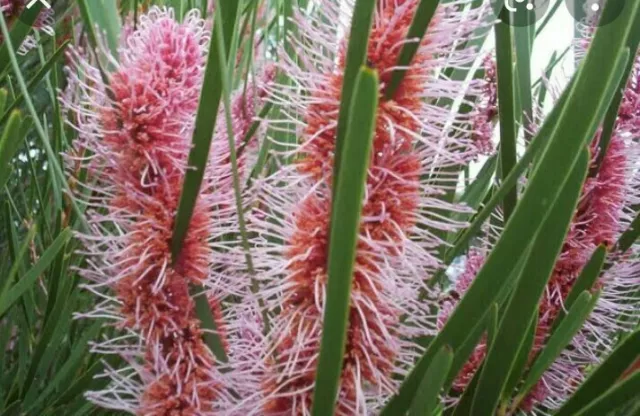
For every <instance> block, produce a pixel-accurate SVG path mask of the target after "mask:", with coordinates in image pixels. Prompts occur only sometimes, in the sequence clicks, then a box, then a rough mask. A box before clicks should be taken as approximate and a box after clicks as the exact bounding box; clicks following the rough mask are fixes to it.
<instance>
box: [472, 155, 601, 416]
mask: <svg viewBox="0 0 640 416" xmlns="http://www.w3.org/2000/svg"><path fill="white" fill-rule="evenodd" d="M588 164H589V154H588V151H587V150H586V149H583V151H582V152H581V155H580V159H579V161H578V163H577V164H576V166H575V168H574V170H573V172H572V174H571V176H570V177H569V180H568V181H567V183H566V185H565V186H564V188H563V190H562V193H561V194H560V196H559V197H558V199H557V201H556V203H555V204H554V207H553V209H552V210H551V212H550V214H549V216H548V218H547V219H546V221H545V222H544V224H543V225H542V227H541V228H540V230H539V231H538V233H537V237H536V240H535V242H534V245H533V247H532V250H531V253H530V254H529V258H528V260H527V264H526V265H525V267H524V270H523V271H522V276H521V277H520V279H519V280H518V285H517V286H516V288H515V292H514V294H513V296H512V297H511V300H510V301H509V304H508V305H507V308H506V311H505V312H504V317H503V318H502V321H501V322H500V329H499V330H498V335H497V339H496V343H495V345H494V347H492V348H490V349H489V352H488V354H487V358H486V359H485V362H484V368H483V370H482V374H481V376H480V381H479V384H478V389H477V390H476V395H475V398H474V400H473V407H472V410H473V413H474V414H479V415H484V414H487V415H488V414H493V413H494V411H495V409H496V408H497V407H498V403H499V402H500V399H501V398H502V395H503V393H505V387H506V385H507V381H508V380H509V376H510V374H511V372H512V371H513V369H514V368H513V367H514V363H515V362H516V360H517V357H518V353H519V351H520V349H521V347H522V345H523V344H524V340H525V339H526V334H527V329H528V328H529V326H530V322H531V320H532V319H533V315H534V314H535V313H537V310H538V302H539V300H540V297H541V296H542V294H543V292H544V288H545V287H546V284H547V281H548V280H549V277H550V276H551V272H552V270H553V267H554V265H555V262H556V258H557V257H558V254H559V253H560V250H561V249H562V246H563V243H564V238H565V236H566V234H567V232H568V230H569V224H570V223H571V219H572V218H573V213H574V210H575V208H576V206H577V205H578V199H579V197H580V191H581V190H582V184H583V183H584V180H585V178H586V176H587V168H588ZM525 353H526V354H527V355H528V352H525Z"/></svg>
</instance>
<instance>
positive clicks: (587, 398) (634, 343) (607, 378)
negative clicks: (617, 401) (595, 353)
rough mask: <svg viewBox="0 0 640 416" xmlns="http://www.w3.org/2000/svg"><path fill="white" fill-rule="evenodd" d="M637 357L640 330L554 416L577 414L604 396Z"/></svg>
mask: <svg viewBox="0 0 640 416" xmlns="http://www.w3.org/2000/svg"><path fill="white" fill-rule="evenodd" d="M638 357H640V330H638V331H636V332H634V333H633V334H631V335H630V336H629V337H628V338H627V339H625V340H624V341H623V342H622V344H620V346H618V348H616V349H615V350H614V351H613V352H612V353H611V355H609V357H607V359H606V360H605V361H604V362H603V363H602V364H600V366H598V368H596V369H595V370H594V371H593V372H592V373H591V375H590V376H589V378H588V379H587V380H586V381H585V382H584V383H583V384H582V386H580V388H579V389H578V391H576V392H575V393H574V394H573V396H571V397H570V398H569V400H567V402H566V403H565V404H564V406H562V407H561V408H560V410H558V412H557V413H556V416H571V415H575V414H576V413H577V412H579V411H580V409H584V408H585V407H586V406H588V405H589V403H591V401H592V400H593V399H595V398H596V397H599V396H601V395H602V394H604V393H605V392H606V391H607V390H608V389H609V387H610V386H612V385H613V384H614V383H615V382H616V381H617V380H618V379H619V378H620V376H622V374H623V373H624V372H625V371H626V370H627V369H628V368H629V366H630V365H631V364H632V363H633V362H635V361H636V359H637V358H638ZM638 374H640V373H638ZM636 392H637V391H636Z"/></svg>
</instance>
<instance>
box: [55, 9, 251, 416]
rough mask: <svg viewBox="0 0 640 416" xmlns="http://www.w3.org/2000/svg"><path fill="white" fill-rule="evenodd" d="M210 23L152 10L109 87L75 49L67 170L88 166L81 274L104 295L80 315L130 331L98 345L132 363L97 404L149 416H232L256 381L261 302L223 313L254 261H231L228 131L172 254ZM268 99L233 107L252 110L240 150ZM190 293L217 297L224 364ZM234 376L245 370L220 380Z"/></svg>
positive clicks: (125, 44)
mask: <svg viewBox="0 0 640 416" xmlns="http://www.w3.org/2000/svg"><path fill="white" fill-rule="evenodd" d="M204 27H205V23H204V21H203V20H202V19H201V18H200V17H199V15H198V13H196V12H191V13H189V14H187V16H185V18H184V20H183V22H182V23H178V22H176V21H175V19H174V16H173V11H172V10H168V9H160V8H157V7H153V8H151V9H150V11H149V12H148V13H147V14H146V15H143V16H140V19H139V22H138V26H137V30H135V31H134V32H133V33H129V34H127V35H126V40H124V41H122V42H121V47H120V49H119V59H118V60H116V59H114V58H113V57H107V58H108V59H110V61H111V63H112V64H113V66H114V68H115V69H114V70H113V72H112V73H110V74H108V78H109V86H108V87H107V86H106V85H104V83H103V81H102V77H101V75H100V73H99V71H98V70H97V68H96V67H95V66H93V65H92V64H91V62H90V61H89V60H88V59H87V58H85V57H84V56H83V54H82V53H81V51H74V52H72V53H71V58H72V60H73V62H74V63H75V67H74V68H73V69H72V70H70V71H69V79H70V86H69V88H68V89H67V91H66V92H65V93H64V94H63V95H62V97H61V100H62V102H63V104H64V106H65V108H66V110H67V112H68V113H69V116H70V119H71V120H73V121H72V122H70V124H71V125H72V127H74V128H75V129H76V130H77V131H78V135H79V137H78V138H77V139H76V140H75V141H74V150H73V152H71V153H70V154H69V155H67V162H68V166H69V169H70V170H71V171H72V172H74V173H79V172H81V170H82V169H86V170H87V179H86V180H85V181H79V182H78V183H77V184H76V189H75V194H76V195H75V196H76V197H77V198H81V199H84V201H82V202H84V203H86V204H87V205H88V207H89V210H88V215H89V222H90V225H91V228H92V233H91V234H88V235H81V236H80V238H81V240H82V241H83V242H84V244H85V249H84V251H83V253H84V254H86V255H87V262H86V265H85V266H83V268H82V269H81V270H80V273H81V274H82V275H83V276H84V277H85V278H86V279H87V280H88V281H89V283H88V284H87V285H86V288H87V289H88V290H89V291H91V292H93V293H95V294H96V295H97V296H98V297H99V298H100V299H101V301H100V302H98V303H97V305H96V307H95V308H94V310H93V311H91V312H88V313H85V314H83V315H82V316H85V317H101V318H108V319H111V320H113V321H114V323H115V324H116V326H117V327H118V328H120V329H121V335H119V336H117V337H116V338H113V339H105V340H102V341H101V342H100V343H97V344H95V345H94V346H93V350H94V351H95V352H98V353H103V354H116V355H120V356H121V357H123V358H124V359H125V361H126V362H127V363H128V364H129V367H127V368H124V369H113V368H110V367H107V371H106V373H105V376H108V377H110V378H111V379H112V383H111V384H110V385H109V386H108V387H107V388H106V389H105V390H102V391H95V392H89V393H88V394H87V397H88V398H89V399H90V400H91V401H93V402H94V403H96V404H98V405H101V406H104V407H107V408H113V409H122V410H125V411H128V412H131V413H135V414H141V415H145V416H147V415H150V416H153V415H157V416H160V415H169V414H176V415H177V414H180V415H194V416H195V415H212V414H219V413H220V412H222V413H224V412H225V411H226V409H229V408H230V407H231V406H232V405H233V403H234V400H236V397H235V396H234V394H236V393H238V394H243V392H245V391H246V385H250V384H251V383H248V382H247V378H251V377H252V375H251V372H250V371H248V370H247V369H246V368H245V367H246V363H245V360H246V359H245V358H244V357H246V356H247V355H248V352H247V351H245V350H243V349H242V348H239V347H238V345H242V343H241V340H242V337H244V336H246V333H247V331H248V329H247V325H249V322H250V321H249V320H248V318H247V316H249V317H251V316H253V315H252V313H251V307H249V306H243V307H242V308H239V307H235V306H233V305H225V299H226V298H227V297H228V296H229V295H235V296H239V297H245V295H246V293H247V292H248V287H249V281H248V279H247V278H246V277H245V275H244V268H245V265H244V264H243V263H242V261H241V260H240V259H239V258H238V257H237V256H236V255H235V253H234V248H233V247H234V246H235V243H236V242H235V241H229V238H228V236H229V235H232V234H233V233H234V232H235V231H236V230H237V218H236V215H235V201H234V199H233V192H232V186H231V174H230V166H229V146H228V140H227V137H226V130H225V131H222V130H220V131H217V132H216V135H215V137H214V145H213V146H212V147H213V149H212V152H211V155H210V159H209V162H208V164H207V169H206V171H205V177H204V181H203V185H202V188H201V193H200V195H199V198H198V201H197V204H196V207H195V209H194V213H193V217H192V219H191V223H190V224H189V229H188V232H187V236H186V238H185V241H184V244H183V246H182V250H181V252H180V255H179V256H178V257H177V259H175V261H174V260H173V259H172V257H171V250H170V243H171V238H172V235H173V224H174V218H175V215H176V211H177V206H178V202H179V198H180V193H181V189H182V183H183V181H184V176H185V172H186V170H187V169H188V168H189V167H188V166H187V158H188V154H189V151H190V149H191V139H192V136H193V130H194V122H195V120H194V119H195V113H196V110H197V106H198V101H199V97H200V89H201V87H202V80H203V73H204V65H205V55H206V52H207V46H208V43H209V33H208V32H207V31H206V30H205V28H204ZM107 88H109V89H110V92H109V94H107ZM257 90H258V89H257V88H256V87H252V88H248V90H247V91H248V93H247V96H246V97H244V99H246V100H248V99H249V98H251V103H252V104H251V105H250V104H249V103H248V101H247V102H245V103H243V104H238V102H240V101H239V99H237V98H236V99H234V108H236V110H235V111H236V112H238V111H240V110H242V111H241V112H240V114H238V115H237V117H235V118H234V132H235V133H236V134H237V135H238V136H237V138H236V142H239V141H240V140H241V139H242V138H244V134H243V132H246V130H247V126H248V125H249V124H250V123H249V120H252V119H253V118H254V115H255V114H254V112H255V108H254V107H253V105H254V104H253V103H260V102H261V98H260V96H259V93H258V92H257ZM249 95H252V96H251V97H249ZM253 95H255V97H254V96H253ZM250 146H251V144H250ZM246 153H247V154H251V153H252V152H251V151H249V152H246ZM240 166H241V167H242V166H245V162H244V157H243V158H241V159H240ZM241 171H242V168H241ZM223 237H224V238H223ZM192 285H193V286H195V287H202V286H204V288H205V289H206V294H207V297H208V298H209V304H210V307H211V310H212V313H213V315H214V320H215V321H216V326H217V329H218V331H217V332H218V335H219V336H220V338H221V340H222V343H223V346H224V349H225V352H226V353H227V355H228V356H229V363H227V364H223V363H219V362H217V361H216V359H215V357H214V356H213V354H212V352H211V351H210V350H209V349H208V347H207V345H206V344H205V343H204V341H203V332H204V330H203V329H202V328H201V327H200V321H199V319H198V318H197V316H196V314H195V309H194V301H193V299H192V297H191V294H190V292H189V288H190V286H192ZM245 303H246V304H251V302H250V301H249V300H246V302H245ZM254 326H255V323H251V327H254ZM238 343H240V344H238ZM236 362H239V363H240V364H238V366H236ZM223 365H224V367H223ZM243 366H244V367H243ZM231 369H236V370H237V371H223V370H231ZM232 392H233V393H232Z"/></svg>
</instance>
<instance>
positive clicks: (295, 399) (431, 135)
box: [251, 0, 482, 415]
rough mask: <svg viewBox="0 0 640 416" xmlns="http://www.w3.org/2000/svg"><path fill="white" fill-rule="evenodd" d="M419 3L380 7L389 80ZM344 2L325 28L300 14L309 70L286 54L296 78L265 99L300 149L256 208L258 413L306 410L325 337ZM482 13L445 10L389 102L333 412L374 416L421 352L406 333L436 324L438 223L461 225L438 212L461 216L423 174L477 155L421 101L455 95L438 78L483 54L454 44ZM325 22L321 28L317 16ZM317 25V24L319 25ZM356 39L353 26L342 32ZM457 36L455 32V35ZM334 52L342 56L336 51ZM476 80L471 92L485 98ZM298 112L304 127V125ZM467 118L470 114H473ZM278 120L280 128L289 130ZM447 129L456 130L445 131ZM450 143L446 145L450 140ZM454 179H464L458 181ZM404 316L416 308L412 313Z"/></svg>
mask: <svg viewBox="0 0 640 416" xmlns="http://www.w3.org/2000/svg"><path fill="white" fill-rule="evenodd" d="M417 4H418V2H417V1H415V0H408V1H398V0H379V1H377V3H376V11H375V14H374V16H375V17H374V22H373V29H372V32H371V36H370V42H369V46H368V53H367V60H368V64H369V65H370V66H371V67H375V68H376V70H377V71H378V73H379V75H380V80H381V91H380V96H381V97H383V96H384V94H383V93H384V91H383V90H384V88H385V84H386V83H388V82H389V80H390V77H391V75H392V72H393V70H394V69H396V65H397V60H398V56H399V53H400V51H401V49H402V46H403V45H404V44H405V43H406V42H407V40H406V36H407V31H408V28H409V25H410V24H411V20H412V18H413V15H414V13H415V11H416V7H417ZM343 12H344V11H341V10H340V9H339V8H337V7H336V6H331V5H326V6H325V5H323V10H322V13H323V14H324V16H322V17H317V18H318V19H320V20H318V22H315V21H312V20H310V18H309V17H308V16H306V15H302V14H300V15H297V16H296V22H297V24H298V25H299V28H298V33H299V34H300V37H299V38H298V39H295V40H294V44H295V45H297V47H298V48H297V51H296V56H297V57H298V59H300V61H301V62H302V65H301V66H302V67H304V69H302V68H301V67H300V66H298V65H297V64H296V63H294V62H293V61H292V60H291V59H289V57H287V56H284V57H283V62H284V63H283V65H282V69H283V71H284V73H285V74H286V75H288V76H289V77H290V78H291V79H292V80H293V85H294V86H293V87H292V86H290V85H277V86H275V87H274V88H271V89H270V91H269V92H270V94H269V97H268V100H270V101H271V102H273V103H275V104H278V105H283V112H284V114H285V117H286V120H285V121H286V122H287V124H289V125H296V124H299V128H298V129H296V130H295V131H287V133H289V134H291V135H296V136H300V137H301V140H300V141H301V143H300V144H295V145H292V144H291V142H287V143H283V142H280V141H277V143H276V148H277V149H279V153H278V152H276V153H275V154H274V156H275V157H276V158H278V157H291V156H293V157H294V159H295V163H293V164H292V165H289V166H284V167H281V168H280V169H279V170H278V172H276V173H275V174H273V175H271V176H270V177H267V178H266V179H264V180H262V181H260V182H259V183H258V184H257V186H258V189H259V193H257V194H258V197H257V200H256V202H255V204H254V205H255V206H256V209H255V210H254V212H253V213H252V215H251V224H252V227H253V231H254V232H255V233H256V235H257V236H258V238H256V239H255V240H254V242H256V243H257V245H258V247H257V248H256V252H257V253H256V255H255V262H256V267H258V268H259V269H260V270H262V271H263V272H262V273H260V277H261V279H264V282H265V285H266V288H265V290H263V291H261V294H262V295H263V296H264V300H265V303H266V304H267V306H268V307H269V308H270V309H271V310H272V311H273V312H274V315H275V316H274V318H273V320H272V331H271V333H270V334H269V337H268V338H269V341H270V343H271V344H270V345H269V346H268V347H267V351H268V353H267V354H266V355H265V357H264V360H263V366H264V369H263V372H264V376H263V380H262V383H261V387H262V391H261V393H260V395H261V397H259V404H260V407H257V408H256V407H255V406H254V407H253V408H252V411H253V412H255V413H257V414H270V415H271V414H273V415H276V414H309V413H310V411H311V406H312V403H311V399H312V393H313V387H314V378H315V371H316V365H317V358H318V353H319V343H320V337H321V333H322V316H323V312H324V307H325V306H324V305H325V298H326V284H327V253H328V231H329V222H330V218H331V194H332V190H331V182H332V174H333V164H334V163H333V162H334V160H333V158H334V148H335V140H336V126H337V119H338V113H339V107H340V97H341V88H342V82H343V76H344V65H345V56H346V45H347V40H346V39H342V40H338V41H335V40H330V39H334V38H333V37H332V35H331V33H328V31H329V30H330V29H331V28H329V27H327V24H326V22H343V21H348V20H349V19H348V17H345V16H344V15H342V14H341V13H343ZM481 13H482V10H472V12H471V13H468V14H465V15H461V14H459V13H457V12H456V11H455V10H454V9H453V8H450V7H441V8H440V9H439V10H438V12H437V14H436V16H435V18H434V20H433V23H432V24H431V27H430V28H429V31H428V33H427V35H426V36H425V39H424V40H423V41H422V42H421V43H420V47H419V48H418V52H417V54H416V57H415V59H414V61H413V62H412V64H411V65H410V66H409V68H407V73H406V76H405V78H404V80H403V82H402V83H401V84H400V86H399V88H398V89H397V90H396V92H395V93H394V95H393V97H392V98H391V99H390V100H387V99H384V98H383V99H381V101H380V105H379V108H378V117H377V122H376V128H375V135H374V142H373V151H372V155H371V162H370V168H369V172H368V176H367V183H366V194H365V200H364V205H363V212H362V220H361V224H360V238H359V241H358V245H357V253H356V265H355V272H354V276H353V286H352V291H351V310H350V312H349V325H348V333H347V344H346V353H345V356H344V362H343V367H342V374H341V386H340V390H339V397H338V404H337V409H336V412H337V414H341V415H353V414H365V413H368V412H371V411H374V409H376V408H378V407H379V406H380V405H381V404H382V402H383V401H384V400H385V399H386V398H387V397H389V396H390V395H391V394H392V393H394V391H395V389H396V387H397V381H396V379H395V376H396V375H397V374H404V373H406V372H407V371H408V368H409V366H410V365H411V363H413V362H414V360H415V359H416V358H417V356H418V354H419V352H420V347H418V346H416V345H415V344H414V343H413V342H412V341H410V339H412V338H413V337H415V336H419V335H424V334H425V333H428V332H430V331H433V330H434V329H435V328H434V326H433V324H430V323H429V317H430V316H429V315H430V314H429V312H428V311H427V309H428V308H426V307H425V303H428V302H427V301H424V300H419V299H418V298H419V294H420V293H422V294H424V295H425V296H428V294H429V290H428V289H427V287H426V285H425V284H424V281H425V280H427V279H428V278H429V277H430V274H431V273H432V272H433V271H434V270H435V269H436V268H437V267H439V265H440V264H439V260H438V258H437V255H436V251H437V249H438V247H440V246H441V244H443V241H442V240H441V239H440V238H439V237H438V236H437V235H436V232H435V231H434V230H444V231H450V230H455V229H457V228H458V227H460V226H462V224H459V223H456V222H453V221H450V220H446V219H443V218H441V217H439V216H438V215H435V214H433V211H435V210H444V211H446V210H457V211H465V208H464V207H459V206H455V205H452V204H447V203H445V202H442V200H441V199H439V196H440V195H442V194H443V193H444V192H446V190H447V189H448V188H447V187H446V186H445V187H441V186H435V185H434V184H433V183H431V182H428V181H426V180H424V179H423V178H424V176H426V175H424V174H425V173H426V172H428V171H430V170H431V169H439V168H444V167H446V166H454V165H457V164H459V163H463V162H464V161H466V160H471V159H472V158H473V157H474V156H475V154H476V150H475V149H474V148H473V146H472V142H471V140H469V139H466V138H464V137H462V136H463V134H462V132H457V131H447V129H448V127H449V126H450V125H451V124H452V123H453V122H454V121H455V120H454V118H455V117H453V116H452V115H451V114H450V113H449V111H448V110H446V109H443V108H442V107H438V106H436V105H433V104H429V103H428V102H427V100H425V98H433V99H437V98H453V97H457V96H459V95H460V94H463V93H464V92H465V91H464V88H463V86H462V85H461V84H459V83H457V82H453V81H450V80H447V79H444V78H440V77H438V75H437V73H438V71H437V70H438V69H439V68H441V67H442V66H445V65H447V64H454V65H461V66H464V65H469V64H471V62H472V61H473V58H474V55H473V54H471V53H470V52H469V51H468V50H465V49H458V50H456V51H455V52H454V53H453V54H450V53H449V52H450V51H451V49H452V48H451V45H452V44H451V42H452V39H453V38H456V37H457V38H460V37H469V36H470V34H471V33H472V32H473V30H474V29H475V28H476V27H477V26H478V24H479V21H480V15H481ZM321 22H322V23H321ZM316 23H317V24H316ZM335 29H336V32H342V31H344V33H348V30H347V29H348V28H340V29H338V28H335ZM452 33H453V34H455V35H452ZM331 54H336V55H337V59H333V58H331V57H328V56H327V55H331ZM479 91H480V88H479V84H476V83H474V84H472V86H471V89H470V90H469V91H468V93H469V94H470V95H473V94H476V93H479ZM298 120H300V121H301V122H300V121H298ZM467 121H469V120H467ZM282 126H283V123H282V121H277V120H274V121H273V123H272V130H273V131H278V130H281V129H282ZM445 132H446V133H445ZM443 137H446V139H443ZM451 182H452V183H453V184H452V185H451V186H455V181H453V180H452V181H451ZM280 241H283V242H284V245H282V244H280V243H279V242H280ZM403 316H408V317H409V318H407V319H406V320H403V319H402V317H403Z"/></svg>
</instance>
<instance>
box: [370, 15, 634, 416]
mask: <svg viewBox="0 0 640 416" xmlns="http://www.w3.org/2000/svg"><path fill="white" fill-rule="evenodd" d="M626 4H627V8H628V10H627V13H623V15H622V16H620V17H619V18H618V19H617V20H614V22H612V23H611V24H609V25H607V26H603V27H601V28H600V29H599V30H598V33H597V34H596V36H595V38H594V40H593V44H592V47H591V49H590V50H589V54H588V55H587V58H586V59H585V62H584V64H583V67H582V68H581V70H580V71H579V72H578V74H577V75H576V78H575V81H574V82H572V87H571V90H570V91H569V93H568V98H567V103H566V105H564V106H563V108H562V111H561V113H560V114H559V116H558V121H557V123H554V125H552V126H550V127H549V129H550V131H551V134H550V139H549V143H548V144H547V146H546V149H545V151H544V153H543V154H542V157H541V158H540V161H539V162H538V165H537V166H536V169H535V171H534V173H533V175H532V178H531V180H530V182H529V183H528V185H527V188H526V189H525V191H524V193H523V195H522V198H521V200H520V203H519V204H518V205H517V207H516V210H515V211H514V213H513V215H512V217H511V219H510V220H509V222H507V224H506V226H505V229H504V231H503V233H502V236H501V238H500V240H499V241H498V242H497V244H496V245H495V247H494V250H493V252H492V253H491V254H490V255H489V257H488V259H487V261H486V263H485V265H484V267H483V268H482V270H481V271H480V273H479V274H478V276H477V277H476V278H475V280H474V282H473V283H472V285H471V287H470V288H469V290H468V291H467V293H466V295H465V296H464V297H463V298H462V300H461V302H460V303H459V304H458V307H457V308H456V310H455V311H454V312H453V314H452V315H451V317H450V318H449V320H448V322H447V324H446V325H445V326H444V328H442V330H441V331H440V333H439V334H438V336H437V337H436V338H435V339H434V340H433V341H432V342H431V344H430V345H429V348H428V349H427V351H426V352H425V353H424V355H423V356H422V358H421V359H420V360H419V361H418V363H417V365H416V366H415V367H414V369H413V370H412V372H411V373H410V374H409V376H408V377H407V378H406V379H405V381H404V383H403V384H402V386H401V387H400V390H399V392H398V394H396V395H395V396H394V397H393V398H392V399H391V400H390V402H389V403H388V404H387V406H386V407H385V409H384V410H383V412H382V414H383V415H385V416H386V415H390V414H401V413H403V412H405V411H406V410H407V406H408V404H407V403H410V401H411V400H412V398H413V396H414V394H415V392H416V390H417V387H418V384H419V382H420V380H422V377H423V375H424V372H425V371H426V369H427V368H428V367H429V365H430V362H431V359H432V358H433V356H434V355H435V353H436V352H437V351H439V350H440V348H441V347H442V346H443V345H450V346H451V348H453V350H454V351H455V350H456V349H457V348H458V347H459V346H460V345H461V344H462V343H463V342H464V341H465V340H466V338H467V337H468V335H469V333H470V332H471V331H472V328H474V327H475V325H477V322H478V321H480V320H481V319H482V317H483V316H484V315H485V314H486V313H487V308H488V307H489V305H491V304H492V303H493V301H494V300H495V298H496V297H497V296H498V293H499V292H500V288H501V287H503V286H504V285H505V284H507V281H508V280H509V276H510V272H511V271H512V270H513V269H514V267H515V266H516V264H517V262H518V261H519V259H520V257H521V256H522V253H523V251H524V249H525V248H526V247H527V246H529V242H530V239H531V238H533V237H534V236H535V235H536V234H537V231H538V229H539V227H540V225H541V223H542V222H543V221H544V219H545V218H546V216H547V214H548V213H549V211H550V209H551V206H552V205H553V202H554V201H555V199H556V198H557V196H558V194H559V193H560V190H561V189H562V187H563V186H564V182H565V180H566V178H567V176H568V174H569V173H570V172H571V170H572V169H573V166H574V164H575V163H576V161H577V158H578V155H579V154H580V153H581V152H580V150H581V149H583V148H584V146H585V145H586V143H587V142H588V141H589V140H590V139H591V138H592V137H593V136H594V135H595V132H596V130H597V127H598V125H599V123H600V120H601V117H602V116H603V115H604V112H605V111H606V108H607V107H608V106H609V103H610V101H611V98H612V95H613V92H614V90H615V87H617V85H619V83H620V78H621V76H622V71H623V70H624V66H625V65H626V62H627V59H628V58H629V52H628V49H627V48H626V47H625V45H624V39H625V38H626V36H627V34H628V33H629V31H630V30H631V28H632V27H633V26H634V24H635V22H634V18H635V17H636V14H637V12H638V9H639V8H640V3H631V2H628V3H626ZM607 9H608V6H607V7H605V13H606V12H607ZM602 62H612V63H613V65H612V66H611V67H610V68H609V71H604V70H603V68H602ZM594 97H598V99H595V98H594ZM511 186H513V185H511ZM469 317H474V318H475V319H474V320H470V319H469Z"/></svg>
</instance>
